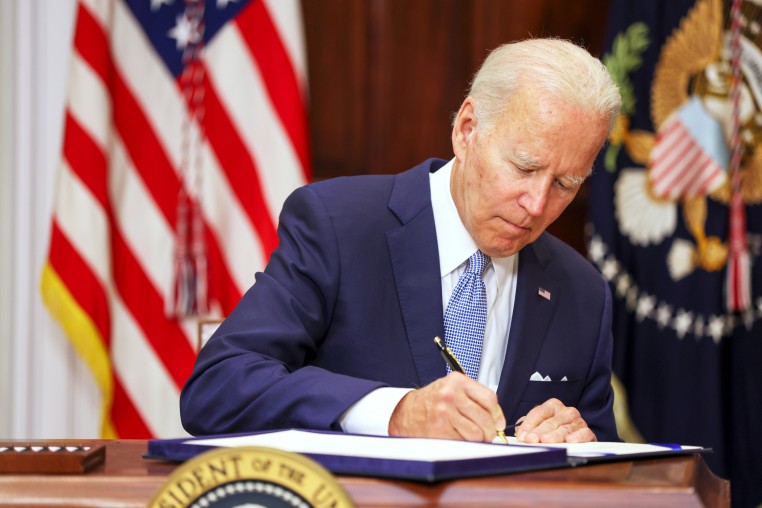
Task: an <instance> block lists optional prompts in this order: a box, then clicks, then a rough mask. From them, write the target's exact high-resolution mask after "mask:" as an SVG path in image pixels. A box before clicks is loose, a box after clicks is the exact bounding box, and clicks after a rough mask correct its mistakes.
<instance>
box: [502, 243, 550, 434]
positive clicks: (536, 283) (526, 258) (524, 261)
mask: <svg viewBox="0 0 762 508" xmlns="http://www.w3.org/2000/svg"><path fill="white" fill-rule="evenodd" d="M547 262H548V255H547V251H546V250H545V247H544V244H543V242H542V237H540V239H538V240H537V241H536V242H535V243H533V244H531V245H529V246H527V247H525V248H524V249H522V250H521V251H520V253H519V271H518V281H517V285H516V301H515V302H514V305H513V317H512V319H511V330H510V332H509V334H508V349H507V351H506V355H505V362H504V365H503V372H502V375H501V376H500V383H499V385H498V388H497V396H498V399H499V400H500V403H501V405H502V406H503V410H504V412H505V417H506V418H508V420H509V421H508V423H509V424H511V423H514V422H515V419H516V418H519V417H521V416H523V415H514V414H513V413H515V411H516V409H517V407H518V403H519V400H520V398H521V395H522V393H523V392H524V389H525V387H526V385H527V383H528V382H529V377H530V376H531V375H532V374H533V373H534V368H535V364H536V361H537V356H538V355H539V354H540V349H541V348H542V343H543V341H544V340H545V334H546V333H547V329H548V324H549V323H550V318H551V317H552V315H553V310H554V309H555V307H556V301H557V299H558V297H559V296H560V295H559V289H558V286H557V284H556V283H555V282H554V281H553V280H552V279H550V277H549V276H548V275H547V274H546V273H545V271H544V266H545V265H546V264H547ZM541 291H543V292H544V291H547V293H543V294H545V295H546V296H547V298H546V297H545V296H543V295H541V294H540V292H541Z"/></svg>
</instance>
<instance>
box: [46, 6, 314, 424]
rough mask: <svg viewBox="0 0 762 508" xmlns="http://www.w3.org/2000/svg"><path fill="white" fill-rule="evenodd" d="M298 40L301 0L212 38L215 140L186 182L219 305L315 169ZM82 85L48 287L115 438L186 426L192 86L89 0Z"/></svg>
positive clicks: (70, 123) (134, 26) (115, 9)
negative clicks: (179, 225) (184, 85)
mask: <svg viewBox="0 0 762 508" xmlns="http://www.w3.org/2000/svg"><path fill="white" fill-rule="evenodd" d="M301 37H302V35H301V20H300V11H299V2H298V0H270V1H257V2H253V3H251V4H249V5H248V6H247V7H246V8H244V9H243V10H242V11H241V12H240V13H239V15H238V16H237V17H236V18H235V19H234V20H233V21H231V22H229V23H228V24H227V25H226V26H224V27H223V28H222V29H221V30H220V31H219V32H218V33H217V34H216V36H215V37H214V38H213V39H212V40H211V41H210V43H209V44H208V45H207V46H206V47H205V53H204V57H203V59H202V65H203V66H204V71H205V72H204V74H205V78H206V82H205V83H204V84H205V97H206V101H205V104H204V108H205V116H204V122H205V124H204V126H203V129H199V126H198V125H195V124H194V125H191V129H193V130H194V131H193V132H195V133H196V134H198V133H199V132H203V133H204V135H205V138H204V141H203V143H202V144H201V146H200V147H198V148H199V150H200V160H201V166H200V170H201V171H202V172H203V178H202V182H203V184H202V185H201V187H200V188H198V189H188V191H189V192H190V193H191V195H192V198H193V199H198V200H199V202H200V205H201V209H202V211H203V227H204V232H205V240H206V251H207V258H208V264H209V289H208V291H209V300H210V303H211V304H212V307H213V308H214V309H215V310H216V312H217V313H218V314H220V315H224V314H226V313H228V312H229V311H230V310H232V308H233V306H234V305H235V304H236V303H237V302H238V300H239V299H240V297H241V295H242V294H243V292H244V291H245V290H246V289H247V288H248V287H249V286H250V285H251V284H252V282H253V279H254V273H255V272H256V271H257V270H261V269H262V268H263V267H264V265H265V263H266V261H267V259H268V256H269V254H270V252H271V251H272V250H273V249H274V248H275V247H276V245H277V237H276V232H275V231H276V225H277V216H278V213H279V211H280V207H281V205H282V203H283V201H284V199H285V197H286V196H287V195H288V194H289V193H290V192H291V191H292V190H293V189H294V188H295V187H297V186H299V185H302V184H304V183H305V182H307V181H308V180H309V177H310V169H309V163H308V161H309V153H308V143H307V130H306V115H305V103H306V85H305V83H306V69H305V56H304V52H303V41H302V38H301ZM69 89H70V90H69V101H68V106H67V112H66V125H65V133H64V145H63V157H62V161H61V167H60V172H59V175H58V187H57V196H56V203H55V208H54V217H53V226H52V234H51V244H50V253H49V258H48V264H47V266H46V270H45V274H44V276H43V294H44V295H45V300H46V303H47V305H48V306H49V307H50V309H51V311H52V312H53V314H54V315H55V316H56V317H57V318H58V319H59V320H60V321H61V322H62V325H63V326H64V328H65V330H66V331H67V333H68V334H69V335H70V338H71V340H72V341H73V342H74V345H75V347H76V348H77V350H78V351H80V353H81V354H82V356H83V358H84V360H85V362H86V363H87V364H88V365H89V366H90V367H91V369H92V370H93V373H94V376H95V378H96V380H97V382H98V384H99V386H100V388H101V389H102V390H103V392H104V393H103V400H104V405H105V407H104V418H105V420H104V427H103V428H104V435H106V436H109V437H115V436H118V437H123V438H150V437H171V436H176V435H180V434H182V433H184V431H183V430H182V427H181V425H180V420H179V414H178V397H179V392H180V389H181V387H182V385H183V383H184V382H185V380H186V378H187V377H188V375H189V374H190V372H191V369H192V366H193V362H194V360H195V354H196V352H195V340H196V328H195V322H191V321H187V320H186V321H185V322H178V321H175V320H172V319H169V318H167V316H166V315H165V303H166V301H167V299H168V298H169V296H170V294H171V289H172V277H171V275H172V262H173V258H172V256H173V248H174V241H175V231H174V228H175V224H176V214H177V198H178V195H179V191H180V188H181V185H183V181H184V180H183V175H182V173H181V171H180V167H181V157H182V154H181V150H182V141H183V139H182V136H183V131H182V121H183V118H185V117H186V115H187V107H186V102H185V100H184V98H183V94H182V89H181V84H180V83H179V80H173V79H171V78H170V77H169V74H168V72H167V70H166V68H165V67H164V65H163V63H162V62H161V61H160V59H159V58H158V56H157V55H156V54H155V53H154V51H153V49H152V47H151V46H150V44H149V42H148V41H147V39H146V38H145V35H144V34H143V33H142V29H141V27H140V26H139V25H138V23H137V22H136V20H135V19H134V18H133V16H132V13H131V12H130V10H129V9H128V8H127V7H126V6H125V5H124V4H123V3H122V1H121V0H80V1H79V4H78V13H77V25H76V28H75V37H74V53H73V57H72V62H71V76H70V84H69ZM194 139H196V138H194ZM56 281H60V284H58V285H57V284H56ZM80 311H81V312H80Z"/></svg>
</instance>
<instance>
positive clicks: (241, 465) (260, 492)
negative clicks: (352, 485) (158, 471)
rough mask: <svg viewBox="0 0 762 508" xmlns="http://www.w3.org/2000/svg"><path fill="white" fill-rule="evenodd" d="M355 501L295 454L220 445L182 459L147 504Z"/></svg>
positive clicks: (308, 506) (277, 507) (290, 505)
mask: <svg viewBox="0 0 762 508" xmlns="http://www.w3.org/2000/svg"><path fill="white" fill-rule="evenodd" d="M353 506H354V503H353V502H352V500H351V499H350V498H349V495H348V494H347V493H346V491H345V490H344V489H343V487H342V486H341V485H340V484H339V482H338V481H337V480H336V478H335V477H334V476H333V475H331V473H330V472H329V471H328V470H326V469H325V468H324V467H323V466H321V465H319V464H318V463H317V462H315V461H313V460H312V459H309V458H307V457H305V456H304V455H299V454H297V453H291V452H285V451H282V450H276V449H273V448H265V447H241V448H218V449H214V450H211V451H208V452H205V453H202V454H200V455H197V456H196V457H194V458H193V459H191V460H189V461H187V462H185V463H183V464H182V465H181V466H180V467H178V468H177V469H176V470H175V471H174V472H173V473H172V475H171V476H170V477H169V478H168V479H167V481H166V483H165V484H164V485H163V486H162V487H161V489H160V490H159V492H157V493H156V495H155V496H154V498H153V499H152V500H151V503H150V504H149V507H150V508H180V507H182V508H219V507H225V508H227V507H246V508H259V507H266V508H345V507H353Z"/></svg>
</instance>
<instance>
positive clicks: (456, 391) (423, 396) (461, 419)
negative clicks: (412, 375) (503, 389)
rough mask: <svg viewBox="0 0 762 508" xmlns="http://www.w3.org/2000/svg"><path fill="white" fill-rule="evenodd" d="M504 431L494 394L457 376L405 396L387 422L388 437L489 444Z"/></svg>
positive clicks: (470, 380)
mask: <svg viewBox="0 0 762 508" xmlns="http://www.w3.org/2000/svg"><path fill="white" fill-rule="evenodd" d="M503 429H505V416H503V410H502V409H501V408H500V405H499V404H498V403H497V395H495V392H493V391H492V390H490V389H489V388H487V387H486V386H484V385H482V384H480V383H478V382H476V381H474V380H473V379H470V378H468V377H467V376H465V375H463V374H460V373H458V372H453V373H451V374H449V375H447V376H445V377H442V378H439V379H437V380H436V381H434V382H433V383H431V384H429V385H427V386H424V387H423V388H419V389H418V390H413V391H412V392H410V393H408V394H407V395H405V396H404V397H403V398H402V400H400V402H399V404H397V407H396V408H395V409H394V412H393V413H392V417H391V419H390V420H389V435H390V436H405V437H430V438H444V439H462V440H466V441H485V442H491V441H492V440H493V439H494V438H495V436H496V435H497V434H496V433H497V430H503Z"/></svg>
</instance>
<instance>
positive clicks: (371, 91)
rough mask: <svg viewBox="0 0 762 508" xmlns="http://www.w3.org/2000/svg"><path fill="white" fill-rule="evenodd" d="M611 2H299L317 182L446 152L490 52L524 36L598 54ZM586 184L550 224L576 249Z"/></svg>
mask: <svg viewBox="0 0 762 508" xmlns="http://www.w3.org/2000/svg"><path fill="white" fill-rule="evenodd" d="M608 1H609V0H574V1H568V0H532V1H527V0H302V5H303V11H304V22H305V31H306V41H307V57H308V65H309V69H308V71H309V80H310V83H309V86H310V138H311V150H312V163H313V174H314V179H315V180H322V179H325V178H331V177H335V176H341V175H354V174H369V173H398V172H400V171H404V170H405V169H408V168H409V167H411V166H413V165H415V164H417V163H418V162H420V161H422V160H423V159H425V158H428V157H442V158H450V157H451V156H452V149H451V144H450V122H451V118H452V115H453V114H454V113H455V112H456V111H457V110H458V107H459V106H460V102H461V101H462V99H463V98H464V96H465V94H466V90H467V88H468V84H469V82H470V80H471V77H472V76H473V73H474V72H475V71H476V69H477V68H478V66H479V64H480V63H481V61H482V60H483V59H484V57H485V56H486V54H487V53H488V51H489V50H490V49H493V48H494V47H496V46H498V45H500V44H501V43H504V42H509V41H512V40H518V39H523V38H526V37H529V36H558V37H563V38H567V39H571V40H574V41H576V42H579V43H582V44H583V45H585V46H586V47H588V48H589V49H590V50H591V52H593V53H594V54H599V53H600V51H601V48H602V44H603V38H604V31H605V18H606V12H607V10H608ZM585 199H586V189H584V188H583V190H582V191H581V192H580V196H578V198H577V199H576V200H575V201H574V203H572V205H570V207H569V209H568V210H567V211H566V212H565V214H564V215H563V216H562V217H561V218H560V219H559V221H557V223H556V224H555V225H554V226H552V227H551V231H552V232H553V233H554V234H556V235H557V236H560V237H561V238H563V239H564V240H566V241H567V242H568V243H570V244H572V245H573V246H574V247H575V248H577V249H578V250H583V249H584V245H583V235H582V227H583V223H584V218H585V213H586V205H585Z"/></svg>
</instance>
